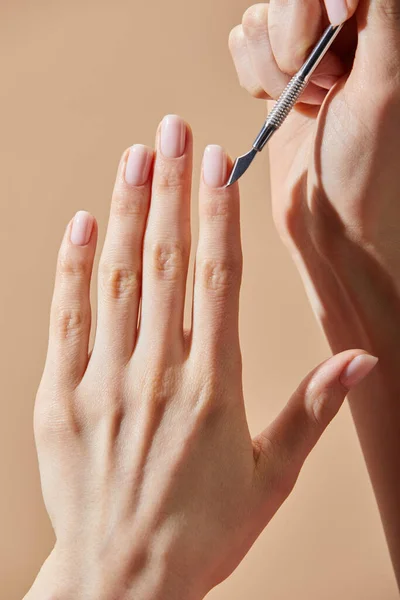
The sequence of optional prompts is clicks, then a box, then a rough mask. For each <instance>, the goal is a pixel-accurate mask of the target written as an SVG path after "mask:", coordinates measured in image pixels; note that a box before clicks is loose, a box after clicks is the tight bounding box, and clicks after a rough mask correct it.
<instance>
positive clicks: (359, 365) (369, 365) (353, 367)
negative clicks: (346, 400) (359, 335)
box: [340, 354, 378, 389]
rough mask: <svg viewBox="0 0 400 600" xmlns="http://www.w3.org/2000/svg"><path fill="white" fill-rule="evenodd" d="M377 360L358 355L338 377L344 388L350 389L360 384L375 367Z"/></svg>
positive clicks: (365, 355)
mask: <svg viewBox="0 0 400 600" xmlns="http://www.w3.org/2000/svg"><path fill="white" fill-rule="evenodd" d="M377 362H378V359H377V357H376V356H371V354H359V355H358V356H356V357H355V358H353V360H352V361H351V362H350V363H349V364H348V365H347V366H346V368H345V369H344V371H343V372H342V374H341V376H340V381H341V383H342V385H344V387H346V388H347V389H351V388H352V387H354V386H356V385H357V384H358V383H360V382H361V381H362V380H363V379H364V378H365V377H366V376H367V375H368V374H369V373H370V372H371V371H372V369H373V368H374V367H375V365H376V364H377Z"/></svg>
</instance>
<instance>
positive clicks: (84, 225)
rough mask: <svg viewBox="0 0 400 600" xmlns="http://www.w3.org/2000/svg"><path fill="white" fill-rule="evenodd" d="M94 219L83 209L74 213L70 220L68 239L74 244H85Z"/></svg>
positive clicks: (88, 238)
mask: <svg viewBox="0 0 400 600" xmlns="http://www.w3.org/2000/svg"><path fill="white" fill-rule="evenodd" d="M93 223H94V219H93V217H92V215H91V214H90V213H88V212H86V211H85V210H80V211H79V212H77V213H76V215H75V217H74V220H73V222H72V228H71V235H70V240H71V242H72V243H73V244H74V245H75V246H86V244H88V243H89V241H90V237H91V235H92V231H93Z"/></svg>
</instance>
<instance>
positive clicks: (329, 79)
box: [311, 75, 340, 90]
mask: <svg viewBox="0 0 400 600" xmlns="http://www.w3.org/2000/svg"><path fill="white" fill-rule="evenodd" d="M339 79H340V77H337V76H336V75H316V76H315V77H313V78H312V79H311V81H312V83H315V85H318V86H319V87H322V88H324V89H325V90H330V89H331V87H332V86H333V85H335V83H336V82H337V81H339Z"/></svg>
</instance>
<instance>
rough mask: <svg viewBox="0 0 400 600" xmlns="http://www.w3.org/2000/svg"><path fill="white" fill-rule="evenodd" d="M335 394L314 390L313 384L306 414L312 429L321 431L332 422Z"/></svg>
mask: <svg viewBox="0 0 400 600" xmlns="http://www.w3.org/2000/svg"><path fill="white" fill-rule="evenodd" d="M332 396H333V394H332V391H331V390H330V389H323V390H321V389H313V388H312V384H311V389H310V387H309V388H308V395H307V397H306V404H305V408H306V414H307V418H308V420H309V423H310V424H311V427H312V428H314V429H317V430H321V429H323V428H325V427H326V425H327V424H328V423H329V422H330V421H331V419H332V418H333V416H334V414H335V410H334V407H335V406H336V403H334V402H333V398H332Z"/></svg>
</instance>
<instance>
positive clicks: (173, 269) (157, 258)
mask: <svg viewBox="0 0 400 600" xmlns="http://www.w3.org/2000/svg"><path fill="white" fill-rule="evenodd" d="M150 255H151V264H152V267H153V273H154V274H155V275H156V277H159V278H161V279H166V280H170V281H174V280H176V279H177V278H179V277H180V276H181V275H182V272H183V270H184V265H185V262H186V252H185V249H184V247H183V246H182V245H181V244H180V243H178V242H156V243H154V244H153V245H152V246H151V248H150Z"/></svg>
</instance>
